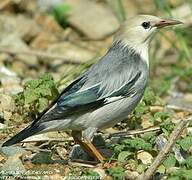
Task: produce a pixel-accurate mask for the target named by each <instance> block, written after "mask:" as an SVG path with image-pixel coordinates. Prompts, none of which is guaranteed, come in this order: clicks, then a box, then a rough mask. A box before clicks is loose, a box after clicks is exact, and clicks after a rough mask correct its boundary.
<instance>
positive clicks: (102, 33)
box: [65, 0, 119, 40]
mask: <svg viewBox="0 0 192 180" xmlns="http://www.w3.org/2000/svg"><path fill="white" fill-rule="evenodd" d="M65 3H66V4H67V5H69V6H70V7H71V11H70V15H69V18H68V21H69V23H70V24H72V26H73V27H75V28H76V29H78V30H79V31H81V32H82V33H83V34H85V35H86V36H87V37H89V38H90V39H94V40H95V39H97V40H98V39H102V38H105V37H106V36H108V35H110V34H112V33H113V32H115V31H116V30H117V29H118V28H119V23H118V20H117V18H116V16H115V15H114V14H113V12H112V11H111V9H109V8H108V7H106V6H104V5H103V4H102V5H101V4H99V3H96V2H94V1H89V0H65Z"/></svg>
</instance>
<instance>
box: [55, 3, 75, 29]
mask: <svg viewBox="0 0 192 180" xmlns="http://www.w3.org/2000/svg"><path fill="white" fill-rule="evenodd" d="M70 11H71V6H69V5H68V4H61V5H58V6H56V7H55V8H54V9H53V12H52V14H53V16H54V17H55V19H56V20H57V21H58V23H59V24H60V25H62V26H63V27H65V26H67V24H68V23H67V18H68V15H69V13H70Z"/></svg>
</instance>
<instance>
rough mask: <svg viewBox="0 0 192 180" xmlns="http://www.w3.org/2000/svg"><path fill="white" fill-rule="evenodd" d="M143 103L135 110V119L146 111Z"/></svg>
mask: <svg viewBox="0 0 192 180" xmlns="http://www.w3.org/2000/svg"><path fill="white" fill-rule="evenodd" d="M147 109H148V108H147V107H146V105H145V103H144V102H143V101H142V102H141V103H139V105H138V106H137V107H136V108H135V111H134V114H135V116H136V118H140V117H141V116H142V115H143V114H144V113H145V112H146V110H147Z"/></svg>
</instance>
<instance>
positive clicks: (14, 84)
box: [0, 76, 23, 95]
mask: <svg viewBox="0 0 192 180" xmlns="http://www.w3.org/2000/svg"><path fill="white" fill-rule="evenodd" d="M0 81H1V85H2V88H3V91H4V93H6V94H11V95H13V94H17V93H19V92H22V91H23V87H22V86H21V85H20V79H19V78H18V77H11V76H4V77H2V78H0Z"/></svg>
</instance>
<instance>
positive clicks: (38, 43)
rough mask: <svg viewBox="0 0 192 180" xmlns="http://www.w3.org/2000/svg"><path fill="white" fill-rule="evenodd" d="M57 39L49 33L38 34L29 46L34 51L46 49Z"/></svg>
mask: <svg viewBox="0 0 192 180" xmlns="http://www.w3.org/2000/svg"><path fill="white" fill-rule="evenodd" d="M57 41H58V39H57V38H56V37H55V36H54V35H53V34H51V33H48V32H42V33H40V34H39V35H38V36H37V37H36V38H35V39H34V40H33V41H32V42H31V44H30V46H31V47H32V48H35V49H41V50H44V49H47V48H48V47H49V46H50V44H53V43H56V42H57Z"/></svg>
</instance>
